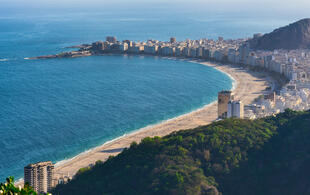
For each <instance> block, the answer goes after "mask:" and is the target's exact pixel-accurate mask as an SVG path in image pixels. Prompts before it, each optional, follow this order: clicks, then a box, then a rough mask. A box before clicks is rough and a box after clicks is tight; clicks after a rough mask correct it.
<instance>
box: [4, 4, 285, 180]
mask: <svg viewBox="0 0 310 195" xmlns="http://www.w3.org/2000/svg"><path fill="white" fill-rule="evenodd" d="M116 13H117V14H116ZM287 23H288V20H283V19H273V20H268V19H262V18H246V17H241V16H235V17H231V16H229V15H225V14H220V15H219V14H215V15H212V14H205V13H196V12H195V11H194V10H192V11H190V10H189V11H188V12H186V13H182V12H173V11H170V12H169V13H166V12H165V13H157V12H156V13H150V12H143V10H140V11H139V12H134V13H132V12H128V13H126V12H124V11H122V12H116V11H110V12H81V13H80V12H79V13H68V12H63V13H62V12H58V13H57V14H56V13H46V14H44V15H42V14H38V15H36V14H35V13H32V14H23V13H22V12H18V13H15V14H8V13H5V12H4V13H1V14H0V106H1V109H0V136H1V139H0V181H4V179H5V178H6V177H8V176H14V177H15V178H16V179H18V178H21V177H23V167H24V166H25V165H27V164H29V163H35V162H37V161H48V160H51V161H53V162H54V163H56V162H59V161H61V160H65V159H69V158H72V157H73V156H75V155H77V154H79V153H81V152H84V151H86V150H89V149H91V148H93V147H96V146H98V145H101V144H103V143H105V142H107V141H109V140H112V139H115V138H117V137H119V136H122V135H124V134H128V133H130V132H133V131H135V130H138V129H140V128H143V127H146V126H148V125H152V124H157V123H160V122H162V121H165V120H168V119H171V118H173V117H177V116H179V115H182V114H185V113H188V112H190V111H193V110H195V109H198V108H201V107H202V106H204V105H207V104H209V103H211V102H213V101H215V100H216V99H217V92H218V91H220V90H228V89H231V87H232V80H231V79H230V78H229V77H228V76H227V75H225V74H224V73H222V72H219V71H217V70H215V69H213V68H210V67H206V66H202V65H199V64H196V63H190V62H187V61H180V60H170V59H163V58H159V57H145V56H144V57H143V56H123V55H107V56H92V57H83V58H74V59H49V60H25V59H24V58H27V57H34V56H39V55H47V54H56V53H59V52H62V51H68V50H69V49H66V47H67V46H72V45H77V44H81V43H91V42H94V41H97V40H104V39H105V37H106V36H110V35H113V36H116V37H117V38H118V39H119V40H123V39H130V40H135V41H144V40H147V39H157V40H162V41H165V40H168V39H169V38H170V37H176V38H177V40H184V39H186V38H190V39H199V38H213V39H216V38H217V37H218V36H224V38H242V37H249V36H252V34H253V33H256V32H268V31H270V30H272V29H273V28H275V27H277V26H281V25H283V24H287Z"/></svg>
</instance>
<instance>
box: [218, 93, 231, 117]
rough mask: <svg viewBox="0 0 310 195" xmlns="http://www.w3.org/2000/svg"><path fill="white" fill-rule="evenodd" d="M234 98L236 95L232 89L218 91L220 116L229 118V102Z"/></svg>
mask: <svg viewBox="0 0 310 195" xmlns="http://www.w3.org/2000/svg"><path fill="white" fill-rule="evenodd" d="M233 99H234V96H233V94H232V92H231V91H221V92H219V93H218V101H217V102H218V118H222V119H224V118H227V104H228V102H229V101H230V100H233Z"/></svg>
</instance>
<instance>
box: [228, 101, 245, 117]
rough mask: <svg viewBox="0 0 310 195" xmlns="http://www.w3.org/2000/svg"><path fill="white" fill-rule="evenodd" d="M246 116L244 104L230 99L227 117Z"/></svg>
mask: <svg viewBox="0 0 310 195" xmlns="http://www.w3.org/2000/svg"><path fill="white" fill-rule="evenodd" d="M231 117H235V118H244V105H243V103H242V102H241V101H240V100H238V101H233V100H230V101H229V102H228V104H227V118H231Z"/></svg>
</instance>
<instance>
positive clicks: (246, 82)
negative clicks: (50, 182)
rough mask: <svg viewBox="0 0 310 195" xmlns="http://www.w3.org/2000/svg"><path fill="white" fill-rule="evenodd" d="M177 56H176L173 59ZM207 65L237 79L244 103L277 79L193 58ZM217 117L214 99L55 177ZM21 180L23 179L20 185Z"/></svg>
mask: <svg viewBox="0 0 310 195" xmlns="http://www.w3.org/2000/svg"><path fill="white" fill-rule="evenodd" d="M172 59H175V58H172ZM190 62H193V63H200V64H202V65H205V66H211V67H214V68H216V69H218V70H220V71H222V72H225V73H226V74H228V75H229V76H230V77H232V78H233V79H234V80H235V84H234V85H235V88H234V90H233V92H234V95H235V99H240V100H242V101H243V102H244V104H245V105H246V104H250V103H251V102H252V101H253V100H254V99H255V98H256V97H258V96H259V95H261V94H263V92H264V90H265V89H266V87H267V86H272V85H273V83H274V82H275V81H274V80H273V79H272V78H271V77H270V76H264V73H257V72H250V71H248V70H244V69H243V68H240V67H237V66H234V65H222V64H217V63H210V62H200V61H190ZM216 119H217V102H213V103H211V104H209V105H206V106H204V107H202V108H200V109H198V110H195V111H193V112H190V113H188V114H185V115H182V116H179V117H176V118H173V119H170V120H167V121H164V122H162V123H160V124H157V125H153V126H148V127H146V128H142V129H140V130H137V131H135V132H133V133H130V134H128V135H125V136H123V137H120V138H117V139H115V140H113V141H110V142H108V143H105V144H103V145H101V146H98V147H96V148H93V149H91V150H89V151H87V152H84V153H81V154H79V155H78V156H76V157H74V158H72V159H69V160H65V161H62V162H59V163H57V164H56V166H55V178H56V179H57V178H59V177H63V176H67V175H69V176H74V174H75V173H76V172H77V171H78V170H79V169H80V168H82V167H87V166H89V165H91V164H94V163H95V162H96V161H97V160H101V161H105V160H106V159H107V158H108V157H109V156H111V155H117V154H118V153H120V152H121V151H122V149H123V148H125V147H128V146H130V144H131V143H132V142H133V141H136V142H140V141H141V139H143V138H145V137H154V136H165V135H168V134H170V133H171V132H173V131H179V130H184V129H189V128H195V127H198V126H202V125H207V124H209V123H211V122H212V121H214V120H216ZM20 184H21V182H19V185H20Z"/></svg>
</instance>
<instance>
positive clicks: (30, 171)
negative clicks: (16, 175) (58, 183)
mask: <svg viewBox="0 0 310 195" xmlns="http://www.w3.org/2000/svg"><path fill="white" fill-rule="evenodd" d="M53 170H54V165H53V163H52V162H51V161H47V162H38V163H35V164H29V165H27V166H26V167H24V180H25V183H26V182H28V183H29V185H30V186H32V187H33V189H34V190H35V191H36V192H37V193H47V192H50V191H51V189H52V187H53V183H52V182H53Z"/></svg>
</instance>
